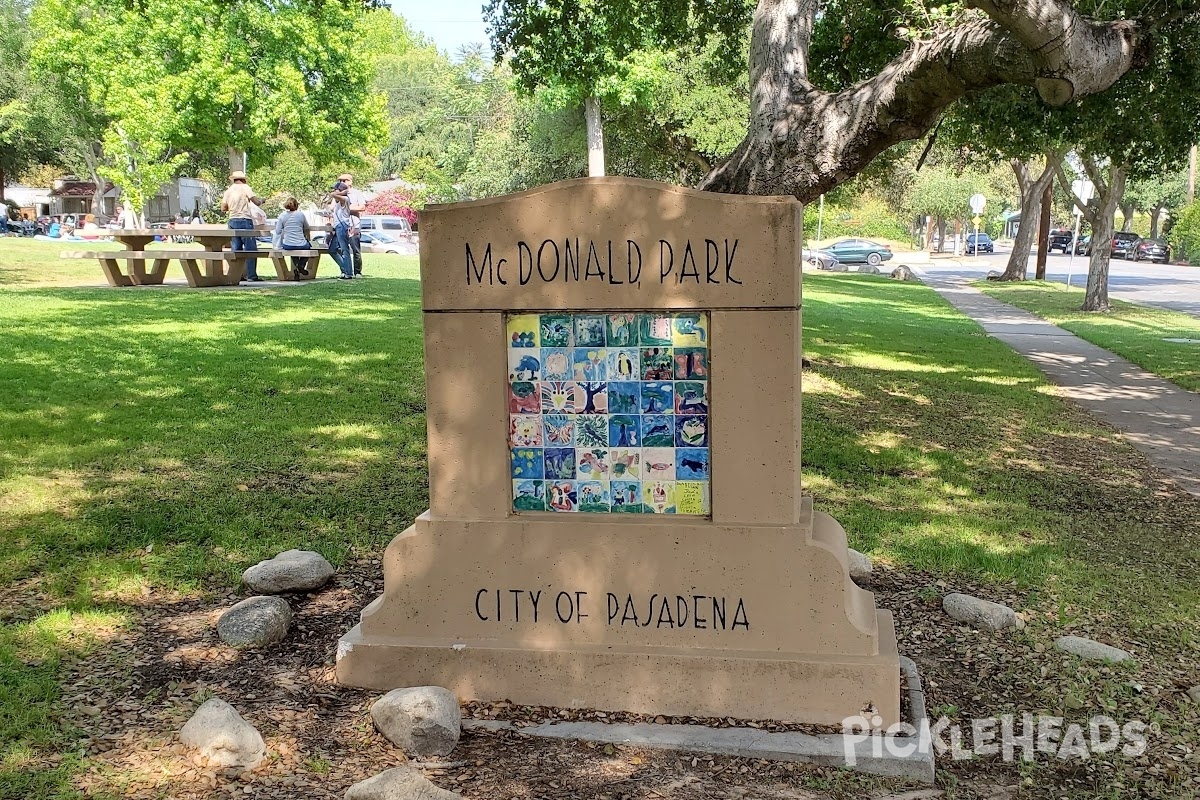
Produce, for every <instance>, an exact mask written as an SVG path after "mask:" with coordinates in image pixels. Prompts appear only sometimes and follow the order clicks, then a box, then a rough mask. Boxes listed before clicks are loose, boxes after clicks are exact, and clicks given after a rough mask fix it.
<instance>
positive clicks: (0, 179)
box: [0, 167, 8, 219]
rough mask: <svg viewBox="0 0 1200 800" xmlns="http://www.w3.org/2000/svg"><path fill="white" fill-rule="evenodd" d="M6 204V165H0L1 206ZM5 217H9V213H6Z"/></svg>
mask: <svg viewBox="0 0 1200 800" xmlns="http://www.w3.org/2000/svg"><path fill="white" fill-rule="evenodd" d="M2 205H4V167H0V206H2ZM4 218H5V219H8V213H7V212H6V213H5V214H4Z"/></svg>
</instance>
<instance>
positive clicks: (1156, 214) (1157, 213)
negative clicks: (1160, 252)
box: [1150, 203, 1166, 239]
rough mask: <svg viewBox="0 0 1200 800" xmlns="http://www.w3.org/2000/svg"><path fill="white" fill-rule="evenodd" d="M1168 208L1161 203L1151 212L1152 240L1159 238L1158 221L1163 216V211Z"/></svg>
mask: <svg viewBox="0 0 1200 800" xmlns="http://www.w3.org/2000/svg"><path fill="white" fill-rule="evenodd" d="M1164 208H1166V206H1164V205H1163V204H1162V203H1159V204H1158V205H1156V206H1155V207H1154V209H1153V210H1152V211H1151V212H1150V238H1151V239H1157V238H1158V219H1159V217H1161V216H1162V212H1163V209H1164Z"/></svg>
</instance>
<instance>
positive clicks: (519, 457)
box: [510, 447, 545, 480]
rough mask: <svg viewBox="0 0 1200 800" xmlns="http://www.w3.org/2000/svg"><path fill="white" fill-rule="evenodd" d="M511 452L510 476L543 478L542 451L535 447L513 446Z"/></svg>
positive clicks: (514, 477) (516, 477) (515, 477)
mask: <svg viewBox="0 0 1200 800" xmlns="http://www.w3.org/2000/svg"><path fill="white" fill-rule="evenodd" d="M510 452H511V454H512V478H513V480H517V479H518V478H538V479H541V478H544V477H545V472H544V471H543V469H542V451H541V450H539V449H537V448H535V447H514V448H513V449H512V450H511V451H510Z"/></svg>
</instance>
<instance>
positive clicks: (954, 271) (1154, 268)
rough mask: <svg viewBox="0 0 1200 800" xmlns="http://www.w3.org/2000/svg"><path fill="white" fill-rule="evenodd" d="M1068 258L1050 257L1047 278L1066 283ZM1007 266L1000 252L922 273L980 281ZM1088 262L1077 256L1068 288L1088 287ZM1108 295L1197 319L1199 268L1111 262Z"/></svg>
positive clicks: (934, 265) (936, 265)
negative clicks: (1179, 312) (988, 274)
mask: <svg viewBox="0 0 1200 800" xmlns="http://www.w3.org/2000/svg"><path fill="white" fill-rule="evenodd" d="M1069 262H1070V257H1069V256H1064V255H1062V254H1061V253H1051V254H1050V257H1049V259H1048V260H1047V261H1046V278H1047V279H1048V280H1052V281H1056V282H1058V283H1066V282H1067V270H1068V266H1069ZM1036 263H1037V261H1036V258H1035V257H1032V256H1031V257H1030V259H1029V275H1030V276H1031V277H1032V275H1033V272H1034V266H1035V265H1036ZM1007 265H1008V252H1006V251H1004V250H1000V251H999V252H997V253H996V254H995V255H986V254H985V255H981V256H979V257H974V256H966V257H964V258H963V259H961V263H948V262H947V261H945V260H942V259H938V258H935V259H933V261H932V262H931V263H930V264H928V265H925V264H922V265H921V267H922V269H925V270H927V271H929V272H931V273H932V274H934V275H947V276H957V277H964V278H973V279H979V278H983V277H984V276H986V275H987V273H988V270H992V269H995V270H1001V271H1003V270H1004V268H1005V267H1006V266H1007ZM1087 267H1088V265H1087V258H1086V257H1084V256H1076V257H1075V264H1074V266H1073V268H1072V269H1071V285H1072V286H1079V287H1083V286H1085V285H1086V284H1087ZM1108 293H1109V296H1111V297H1116V298H1118V299H1120V300H1128V301H1129V302H1131V303H1141V304H1143V305H1153V306H1159V307H1161V308H1168V309H1171V310H1172V311H1182V312H1184V313H1185V314H1191V315H1193V316H1196V317H1200V267H1174V266H1168V265H1166V264H1150V263H1148V262H1145V261H1142V262H1138V263H1134V262H1133V261H1122V260H1114V261H1113V262H1112V263H1111V265H1110V266H1109V269H1108Z"/></svg>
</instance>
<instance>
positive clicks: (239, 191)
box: [221, 170, 262, 282]
mask: <svg viewBox="0 0 1200 800" xmlns="http://www.w3.org/2000/svg"><path fill="white" fill-rule="evenodd" d="M229 180H230V186H229V188H228V189H226V190H225V194H224V196H222V198H221V210H222V211H225V212H227V213H228V214H229V227H230V228H233V229H234V230H245V231H249V233H250V235H249V236H235V237H234V238H233V239H232V240H231V241H230V244H229V249H230V250H232V251H234V252H235V253H236V252H239V251H243V250H253V251H255V252H257V251H258V240H257V239H256V238H255V236H254V219H253V215H252V214H251V213H250V206H251V205H254V201H255V200H257V199H258V198H256V197H255V195H254V190H253V189H251V188H250V186H249V185H248V184H247V183H246V173H244V172H242V171H241V170H235V171H234V172H232V173H231V174H230V175H229ZM260 202H261V201H260ZM246 280H248V281H252V282H258V281H262V278H260V277H258V259H255V258H248V259H246Z"/></svg>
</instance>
